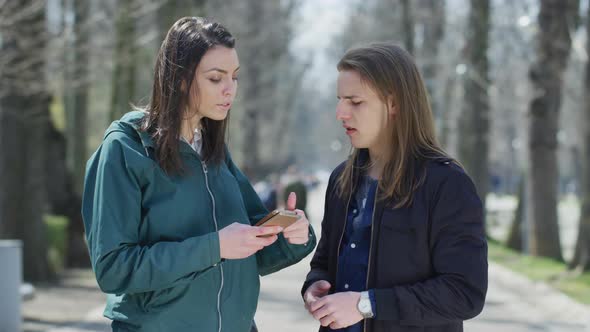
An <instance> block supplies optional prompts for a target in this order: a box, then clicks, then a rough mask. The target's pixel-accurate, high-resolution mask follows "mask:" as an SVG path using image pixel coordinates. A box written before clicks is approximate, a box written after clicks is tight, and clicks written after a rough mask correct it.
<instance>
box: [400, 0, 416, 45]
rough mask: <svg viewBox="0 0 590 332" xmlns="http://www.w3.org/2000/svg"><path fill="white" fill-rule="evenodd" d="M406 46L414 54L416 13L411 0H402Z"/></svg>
mask: <svg viewBox="0 0 590 332" xmlns="http://www.w3.org/2000/svg"><path fill="white" fill-rule="evenodd" d="M402 10H403V15H404V16H403V25H404V26H403V31H404V46H405V47H406V50H407V51H408V52H409V53H410V54H414V13H413V12H412V3H411V1H410V0H402Z"/></svg>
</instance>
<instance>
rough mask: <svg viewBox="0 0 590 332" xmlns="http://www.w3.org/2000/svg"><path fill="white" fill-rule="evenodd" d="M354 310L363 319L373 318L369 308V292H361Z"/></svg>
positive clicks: (371, 309)
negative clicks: (356, 310)
mask: <svg viewBox="0 0 590 332" xmlns="http://www.w3.org/2000/svg"><path fill="white" fill-rule="evenodd" d="M356 308H357V309H358V311H359V312H360V313H361V315H362V316H363V318H365V319H366V318H373V316H375V315H374V314H373V307H372V306H371V299H370V298H369V292H367V291H365V292H361V298H360V299H359V302H358V303H357V305H356Z"/></svg>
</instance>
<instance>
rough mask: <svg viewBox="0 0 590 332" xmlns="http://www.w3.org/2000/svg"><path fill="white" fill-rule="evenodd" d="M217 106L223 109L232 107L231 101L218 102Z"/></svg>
mask: <svg viewBox="0 0 590 332" xmlns="http://www.w3.org/2000/svg"><path fill="white" fill-rule="evenodd" d="M217 106H218V107H219V108H222V109H226V110H227V109H229V108H230V107H231V103H223V104H217Z"/></svg>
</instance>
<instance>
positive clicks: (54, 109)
mask: <svg viewBox="0 0 590 332" xmlns="http://www.w3.org/2000/svg"><path fill="white" fill-rule="evenodd" d="M49 115H50V116H51V121H52V122H53V124H54V125H55V128H57V130H59V131H61V132H63V131H64V130H65V129H66V113H65V108H64V101H63V98H62V97H61V96H59V95H55V96H53V98H52V99H51V104H50V105H49Z"/></svg>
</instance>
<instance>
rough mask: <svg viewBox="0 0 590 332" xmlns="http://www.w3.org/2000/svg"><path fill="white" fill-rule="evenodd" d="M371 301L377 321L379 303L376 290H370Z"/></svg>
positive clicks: (374, 317)
mask: <svg viewBox="0 0 590 332" xmlns="http://www.w3.org/2000/svg"><path fill="white" fill-rule="evenodd" d="M368 292H369V300H370V301H371V311H373V319H377V301H376V300H375V290H374V289H369V291H368Z"/></svg>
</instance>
